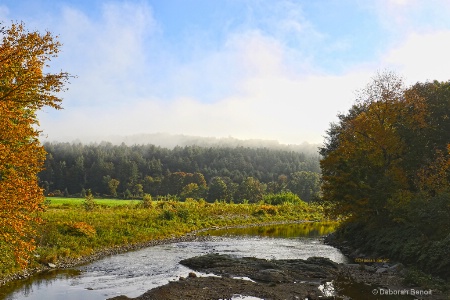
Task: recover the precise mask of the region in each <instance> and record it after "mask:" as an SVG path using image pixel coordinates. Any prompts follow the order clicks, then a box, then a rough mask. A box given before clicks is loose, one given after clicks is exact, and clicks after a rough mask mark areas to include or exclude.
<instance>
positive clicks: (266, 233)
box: [199, 222, 337, 238]
mask: <svg viewBox="0 0 450 300" xmlns="http://www.w3.org/2000/svg"><path fill="white" fill-rule="evenodd" d="M336 226H337V224H336V223H332V222H329V223H319V222H305V223H297V224H277V225H264V226H250V227H235V228H219V229H213V230H208V231H204V232H201V233H199V235H213V236H263V237H276V238H297V237H319V236H323V235H327V234H329V233H331V232H333V231H334V230H335V229H336Z"/></svg>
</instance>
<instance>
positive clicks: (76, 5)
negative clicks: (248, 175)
mask: <svg viewBox="0 0 450 300" xmlns="http://www.w3.org/2000/svg"><path fill="white" fill-rule="evenodd" d="M0 19H1V20H3V22H4V24H9V23H10V22H11V21H12V20H13V21H23V22H24V23H25V25H26V26H27V27H28V28H29V29H30V30H35V29H37V30H40V31H45V30H49V31H51V32H52V33H54V34H55V35H58V36H59V39H60V41H61V42H62V43H63V47H62V52H61V54H60V56H59V57H58V58H57V59H55V60H54V61H52V68H53V69H54V70H61V69H62V70H64V71H68V72H70V73H71V74H73V75H76V76H77V78H74V79H73V80H71V84H70V85H69V91H68V92H66V93H64V94H63V95H62V96H63V98H64V102H63V106H64V110H62V111H54V110H51V109H49V108H47V109H44V111H43V112H40V113H39V118H40V121H41V129H42V130H43V132H44V134H46V136H47V139H49V140H57V141H72V140H75V139H80V140H82V141H83V140H85V141H88V140H92V139H97V140H105V139H107V138H108V136H111V135H133V134H141V133H158V132H164V133H169V134H185V135H196V136H208V137H228V136H232V137H235V138H240V139H253V138H254V139H271V140H278V141H280V142H281V143H288V144H300V143H302V142H305V141H306V142H311V143H321V142H322V140H323V136H324V135H325V131H326V130H327V128H328V127H329V123H330V122H332V121H335V120H336V114H337V113H338V112H343V111H346V110H347V109H348V108H349V107H350V106H351V104H352V103H353V101H354V98H355V94H354V92H355V91H356V90H358V89H361V88H363V87H364V86H365V85H366V84H367V83H368V82H369V81H370V78H371V77H373V76H374V75H375V74H376V72H377V71H382V70H385V69H388V70H392V71H395V72H397V73H398V74H399V75H401V76H403V77H404V79H405V82H406V83H407V84H412V83H415V82H417V81H422V82H423V81H427V80H434V79H436V80H441V81H447V80H449V79H450V59H448V53H450V2H449V1H447V0H427V1H425V0H424V1H420V0H378V1H364V0H327V1H326V0H315V1H311V0H297V1H294V0H276V1H275V0H191V1H190V0H141V1H131V0H129V1H100V0H88V1H84V0H81V1H76V0H71V1H70V0H65V1H64V0H61V1H51V0H20V1H17V0H6V1H5V0H3V1H2V2H0Z"/></svg>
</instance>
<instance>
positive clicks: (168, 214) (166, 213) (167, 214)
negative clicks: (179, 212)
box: [159, 209, 176, 221]
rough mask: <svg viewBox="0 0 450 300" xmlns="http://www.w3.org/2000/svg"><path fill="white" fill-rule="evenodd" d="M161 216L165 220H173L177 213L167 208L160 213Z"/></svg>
mask: <svg viewBox="0 0 450 300" xmlns="http://www.w3.org/2000/svg"><path fill="white" fill-rule="evenodd" d="M159 217H160V218H161V219H163V220H166V221H171V220H173V219H175V217H176V214H175V212H174V211H173V210H171V209H165V210H163V211H162V213H161V214H160V215H159Z"/></svg>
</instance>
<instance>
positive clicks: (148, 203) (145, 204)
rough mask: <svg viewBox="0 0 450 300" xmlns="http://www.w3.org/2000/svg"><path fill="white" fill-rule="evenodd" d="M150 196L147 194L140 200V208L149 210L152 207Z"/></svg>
mask: <svg viewBox="0 0 450 300" xmlns="http://www.w3.org/2000/svg"><path fill="white" fill-rule="evenodd" d="M152 204H153V203H152V196H151V195H149V194H145V195H144V197H143V198H142V207H144V208H151V207H152Z"/></svg>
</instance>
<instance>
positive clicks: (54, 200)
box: [46, 197, 140, 208]
mask: <svg viewBox="0 0 450 300" xmlns="http://www.w3.org/2000/svg"><path fill="white" fill-rule="evenodd" d="M46 201H47V205H48V206H49V207H50V208H52V207H58V206H77V205H80V206H81V205H83V202H84V198H66V197H47V198H46ZM95 202H96V203H97V204H99V205H101V206H121V205H133V204H137V203H139V202H140V200H118V199H95Z"/></svg>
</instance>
